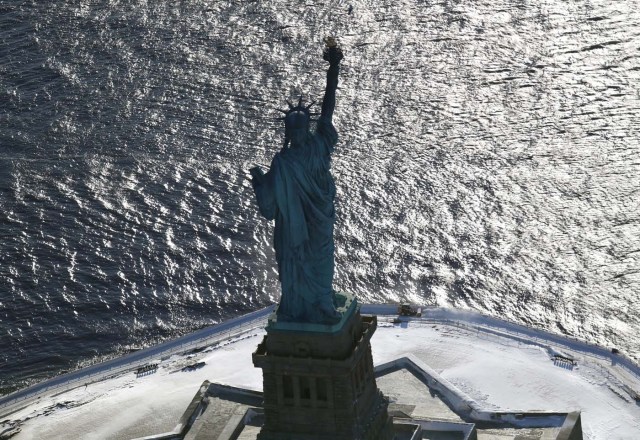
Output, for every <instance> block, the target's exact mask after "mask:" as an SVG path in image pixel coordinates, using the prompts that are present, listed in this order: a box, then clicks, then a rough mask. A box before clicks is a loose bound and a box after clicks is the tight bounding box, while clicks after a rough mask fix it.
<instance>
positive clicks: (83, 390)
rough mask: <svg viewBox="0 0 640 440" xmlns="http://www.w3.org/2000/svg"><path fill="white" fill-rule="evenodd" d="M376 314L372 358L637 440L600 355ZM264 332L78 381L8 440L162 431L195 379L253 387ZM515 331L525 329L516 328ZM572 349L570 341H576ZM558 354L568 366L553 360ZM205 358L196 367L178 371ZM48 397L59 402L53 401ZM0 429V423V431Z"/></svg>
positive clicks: (636, 410) (19, 415)
mask: <svg viewBox="0 0 640 440" xmlns="http://www.w3.org/2000/svg"><path fill="white" fill-rule="evenodd" d="M383 321H384V320H383V319H382V318H380V323H379V327H378V330H377V331H376V333H375V334H374V336H373V339H372V350H373V357H374V363H375V364H376V365H378V364H381V363H384V362H387V361H390V360H393V359H395V358H399V357H402V356H404V355H406V354H407V353H411V354H413V355H414V356H416V357H417V358H419V359H420V360H421V361H423V362H424V363H426V364H427V365H428V366H429V367H430V368H432V369H433V370H435V371H436V372H437V373H438V374H440V375H441V376H442V377H443V378H444V379H446V380H447V381H449V382H450V383H451V384H453V385H454V386H455V387H457V388H458V389H459V390H460V391H462V392H464V393H465V394H467V395H468V396H469V397H471V398H472V399H474V400H475V401H476V402H478V404H479V405H480V406H483V407H486V408H494V409H498V408H499V409H503V410H523V411H524V410H544V411H559V412H568V411H572V410H581V411H582V426H583V430H584V434H585V438H587V439H592V440H595V439H603V440H605V439H606V440H613V439H629V440H631V439H634V440H635V439H638V438H640V405H639V404H638V403H636V402H635V401H634V400H633V398H632V397H631V395H630V392H629V390H633V389H635V390H637V389H640V378H638V376H636V375H634V374H632V373H631V372H629V371H627V370H622V369H620V368H619V366H616V365H611V362H610V360H609V359H608V358H603V357H598V356H595V355H592V354H590V353H585V352H584V351H579V350H577V349H576V350H572V345H571V343H569V342H568V344H567V346H563V347H558V346H557V345H556V344H555V341H554V344H553V345H552V344H549V345H548V346H545V344H544V343H542V342H541V341H540V339H539V338H538V337H536V336H535V335H534V334H533V333H534V331H531V335H530V336H531V341H530V343H527V342H526V331H525V332H524V333H521V334H520V335H519V339H514V338H512V337H510V336H509V335H504V336H500V335H498V334H496V333H495V332H494V333H489V332H485V331H483V330H482V329H481V328H478V329H476V330H471V329H468V328H461V327H458V326H455V325H446V324H440V323H433V322H429V321H412V322H410V323H408V324H407V323H403V325H401V326H399V325H395V326H394V325H392V324H390V323H386V322H383ZM263 334H264V331H263V330H255V331H253V332H251V333H249V334H247V335H245V336H242V337H236V338H235V339H232V340H230V341H227V342H225V343H224V344H221V345H218V346H215V348H214V347H211V348H209V349H207V350H205V351H202V352H200V353H196V354H191V355H188V356H186V355H183V356H178V355H175V356H172V357H171V358H169V359H164V360H160V359H159V360H158V361H157V362H158V363H159V366H158V367H159V368H158V372H157V373H154V374H151V375H149V376H145V377H140V378H136V377H135V374H134V373H133V372H130V373H127V374H123V375H121V376H118V377H115V378H112V379H108V380H105V381H102V382H98V383H94V384H90V385H88V386H87V387H85V386H84V385H83V386H80V387H78V388H75V389H73V390H71V391H68V392H64V393H61V394H59V395H56V396H43V397H41V398H40V399H39V400H38V402H37V403H34V404H31V405H29V406H28V407H27V408H25V409H23V410H20V411H18V412H16V413H13V414H11V416H10V417H9V418H10V419H11V420H13V421H21V423H22V424H21V426H20V427H21V429H22V431H21V432H20V433H19V434H18V435H16V436H15V437H13V438H15V439H17V440H23V439H41V438H47V439H57V438H64V439H65V440H71V439H80V438H101V439H102V438H113V439H124V438H132V437H136V436H142V435H150V434H158V433H161V432H166V431H171V430H172V429H173V428H174V427H175V425H176V424H177V421H178V419H179V417H180V416H181V415H182V413H183V412H184V410H185V409H186V407H187V405H188V404H189V402H190V401H191V399H192V398H193V396H194V395H195V394H196V392H197V390H198V389H199V386H200V385H201V384H202V382H203V381H204V380H209V381H211V382H218V383H223V384H228V385H232V386H236V387H244V388H250V389H254V390H261V389H262V375H261V371H260V370H259V369H257V368H254V367H253V365H252V362H251V353H252V352H253V351H255V349H256V346H257V344H258V343H259V342H260V341H261V338H262V335H263ZM523 334H524V336H523ZM574 348H579V346H578V345H576V346H575V347H574ZM557 353H562V354H563V356H567V357H571V358H572V359H574V360H575V361H576V362H577V365H575V366H568V365H566V364H559V363H557V362H555V363H554V360H553V355H554V354H557ZM201 361H204V362H205V365H204V366H203V367H202V368H199V369H196V370H193V371H181V370H182V368H183V367H185V366H187V365H190V364H193V363H195V362H201ZM57 404H62V405H58V406H57V407H56V405H57ZM0 431H2V429H0Z"/></svg>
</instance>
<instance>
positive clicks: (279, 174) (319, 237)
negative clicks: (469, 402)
mask: <svg viewBox="0 0 640 440" xmlns="http://www.w3.org/2000/svg"><path fill="white" fill-rule="evenodd" d="M337 140H338V134H337V132H336V130H335V128H334V127H333V124H332V123H331V121H330V120H328V119H326V118H323V117H320V119H319V120H318V124H317V128H316V132H315V133H313V134H310V135H309V136H308V137H307V139H306V141H305V142H304V143H303V144H302V145H298V146H295V147H291V148H285V149H283V150H282V151H281V152H279V153H277V154H276V155H275V157H274V158H273V161H272V162H271V167H270V169H269V171H268V172H267V173H266V174H264V175H262V176H260V178H258V179H254V181H253V187H254V191H255V194H256V199H257V201H258V207H259V209H260V213H261V214H262V215H263V216H264V217H266V218H267V219H269V220H275V230H274V248H275V252H276V260H277V262H278V274H279V279H280V284H281V288H282V296H281V298H280V306H279V308H278V315H280V317H281V318H282V319H285V320H289V321H304V322H322V321H323V314H322V312H321V311H320V310H319V309H318V307H319V305H320V304H323V303H324V304H331V303H332V301H333V289H332V283H333V272H334V243H333V225H334V221H335V210H334V198H335V194H336V188H335V183H334V181H333V177H332V176H331V172H330V165H331V153H332V152H333V149H334V146H335V144H336V142H337Z"/></svg>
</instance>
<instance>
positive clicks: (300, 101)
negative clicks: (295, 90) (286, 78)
mask: <svg viewBox="0 0 640 440" xmlns="http://www.w3.org/2000/svg"><path fill="white" fill-rule="evenodd" d="M298 107H302V95H300V99H298Z"/></svg>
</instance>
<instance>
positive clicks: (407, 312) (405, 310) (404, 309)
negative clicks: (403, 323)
mask: <svg viewBox="0 0 640 440" xmlns="http://www.w3.org/2000/svg"><path fill="white" fill-rule="evenodd" d="M398 315H400V316H416V317H420V316H422V309H421V308H420V307H414V306H412V305H411V304H407V303H405V304H401V305H399V306H398Z"/></svg>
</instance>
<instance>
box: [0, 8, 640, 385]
mask: <svg viewBox="0 0 640 440" xmlns="http://www.w3.org/2000/svg"><path fill="white" fill-rule="evenodd" d="M349 4H351V5H352V6H353V13H352V14H351V15H349V14H348V13H347V8H348V5H349ZM638 6H639V5H638V3H637V2H633V1H630V2H610V1H609V0H593V1H569V2H568V1H561V0H553V1H552V0H546V1H545V0H535V1H534V0H530V1H527V0H511V1H508V0H498V1H488V0H487V1H468V0H465V1H463V0H459V1H446V0H445V1H441V2H427V1H415V0H414V1H398V0H393V1H392V0H388V1H387V0H376V1H369V0H354V1H352V2H351V3H349V2H342V1H329V2H316V1H308V2H304V3H298V2H291V1H286V2H285V1H280V0H277V1H276V0H274V1H269V2H261V1H217V0H205V1H200V0H199V1H195V0H188V1H181V2H168V1H161V0H158V1H145V0H136V1H129V0H128V1H119V0H103V1H86V0H82V1H80V0H76V1H71V0H69V1H56V2H47V1H17V0H3V1H0V104H1V105H0V236H1V242H0V393H2V392H8V391H11V390H13V389H15V388H16V387H22V386H25V385H27V384H29V383H32V382H33V381H37V380H41V379H43V378H46V377H49V376H51V375H54V374H57V373H59V372H60V371H63V370H66V369H73V368H76V367H77V366H80V365H83V364H86V363H90V362H95V361H96V360H98V359H100V358H103V357H108V356H113V355H116V354H120V353H123V352H126V351H128V350H130V349H131V348H133V347H137V346H143V345H145V344H149V343H152V342H154V341H159V340H161V339H163V338H167V337H171V336H175V335H178V334H183V333H186V332H189V331H191V330H194V329H196V328H199V327H202V326H205V325H209V324H213V323H216V322H219V321H220V320H221V319H225V318H228V317H231V316H234V315H237V314H240V313H243V312H247V311H249V310H253V309H256V308H259V307H261V306H265V305H267V304H268V303H270V302H272V301H274V300H277V297H278V285H277V280H276V272H275V268H274V263H273V254H272V251H271V248H270V244H269V243H270V235H269V234H270V229H269V226H268V225H267V224H266V222H264V221H263V220H261V219H260V218H259V217H258V214H257V210H256V207H255V204H254V201H253V195H252V192H251V189H250V185H249V183H248V180H247V175H248V173H247V170H248V169H249V168H250V167H251V166H253V165H254V164H263V165H266V164H268V163H269V161H270V158H271V156H272V155H273V153H274V152H276V151H277V150H278V149H279V147H280V145H281V139H282V131H281V129H280V127H279V125H278V123H276V122H274V121H273V120H272V119H271V118H272V117H274V116H276V115H277V114H276V112H275V111H273V108H274V107H277V106H280V107H281V106H282V105H283V103H284V101H283V99H284V98H288V97H292V96H294V95H296V94H298V93H303V94H304V95H305V96H306V97H308V98H315V99H319V98H321V95H322V91H323V86H324V85H323V81H324V69H325V66H324V64H323V62H322V60H321V57H320V56H319V54H320V51H321V39H322V37H323V36H325V35H327V34H330V33H334V34H336V35H338V36H339V38H340V41H341V42H342V44H343V46H344V48H345V52H346V59H345V62H344V67H343V72H342V79H341V89H340V90H339V93H338V107H337V110H336V117H335V120H336V126H337V128H338V131H339V132H340V134H341V141H340V144H339V146H338V149H337V151H336V153H335V157H334V175H335V177H336V181H337V185H338V198H339V201H338V207H337V208H338V217H339V220H338V225H337V232H336V245H337V255H336V260H337V276H336V281H335V284H336V287H337V288H338V289H341V290H349V291H351V292H354V293H356V294H357V295H358V296H359V297H360V299H361V300H363V301H367V302H382V301H398V300H409V301H415V302H420V303H427V304H437V305H450V306H456V307H467V308H473V309H476V310H480V311H483V312H486V313H488V314H491V315H494V316H500V317H504V318H508V319H511V320H514V321H517V322H520V323H526V324H530V325H533V326H536V327H542V328H547V329H551V330H553V331H558V332H562V333H567V334H570V335H574V336H577V337H580V338H583V339H586V340H589V341H593V342H597V343H600V344H603V345H615V346H617V347H619V348H620V349H621V351H623V352H626V353H628V354H629V355H631V356H633V357H635V358H636V359H638V358H640V342H639V339H638V336H637V335H638V332H639V331H640V324H639V322H640V306H639V305H638V303H639V299H640V298H639V297H640V293H639V292H640V263H639V261H640V238H639V237H640V177H638V176H639V175H640V157H639V154H638V153H639V152H640V146H639V144H640V123H638V120H639V116H640V86H639V84H640V30H639V29H640V13H639V12H638V11H640V7H638Z"/></svg>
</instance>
